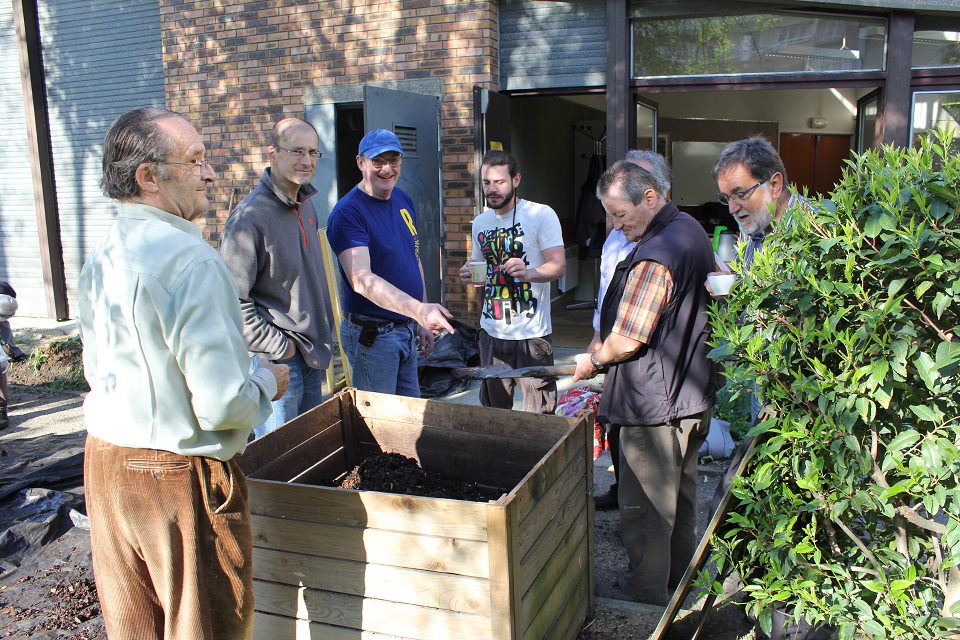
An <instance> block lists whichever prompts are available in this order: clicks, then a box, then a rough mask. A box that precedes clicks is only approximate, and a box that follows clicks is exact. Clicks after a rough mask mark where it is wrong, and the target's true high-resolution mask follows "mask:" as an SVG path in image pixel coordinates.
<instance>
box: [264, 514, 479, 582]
mask: <svg viewBox="0 0 960 640" xmlns="http://www.w3.org/2000/svg"><path fill="white" fill-rule="evenodd" d="M251 524H252V526H253V545H254V546H255V547H258V548H262V549H275V550H278V551H289V552H291V553H303V554H310V555H316V556H323V557H327V558H334V559H340V560H353V561H356V562H370V563H374V564H383V565H392V566H396V567H406V568H408V569H423V570H425V571H437V572H441V573H453V574H458V575H465V576H474V577H477V578H487V577H488V572H489V570H490V565H489V562H490V560H489V557H488V552H487V544H486V543H485V542H477V541H473V540H460V539H457V538H449V537H443V536H430V535H416V534H410V533H400V532H396V531H383V530H381V529H363V528H356V527H350V526H335V525H327V524H319V523H316V522H301V521H299V520H286V519H281V518H267V517H264V516H251ZM254 570H255V571H256V567H254Z"/></svg>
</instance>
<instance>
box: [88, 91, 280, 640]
mask: <svg viewBox="0 0 960 640" xmlns="http://www.w3.org/2000/svg"><path fill="white" fill-rule="evenodd" d="M205 155H206V148H205V146H204V143H203V139H202V138H201V137H200V134H198V133H197V131H196V129H194V128H193V126H191V124H190V123H189V122H187V120H186V119H185V118H184V117H183V116H182V115H180V114H178V113H175V112H173V111H168V110H166V109H156V108H152V107H144V108H140V109H134V110H133V111H130V112H128V113H125V114H123V115H121V116H120V117H119V118H117V119H116V120H115V121H114V122H113V124H112V125H110V129H109V130H108V131H107V135H106V138H105V139H104V144H103V178H102V180H101V183H100V184H101V187H102V188H103V192H104V194H105V195H107V196H108V197H110V198H113V199H114V200H117V201H119V211H118V215H117V220H116V222H114V224H113V226H111V227H110V229H109V230H108V231H107V233H106V235H105V236H104V238H103V240H102V241H101V242H100V244H99V245H97V247H96V248H95V249H94V250H93V252H92V253H91V254H90V256H89V257H88V258H87V260H86V262H85V263H84V265H83V269H82V270H81V272H80V280H79V283H78V287H77V289H78V292H79V304H78V321H79V327H80V336H81V338H82V339H83V369H84V375H85V377H86V379H87V382H88V383H89V384H90V393H88V394H87V397H86V399H85V400H84V403H83V411H84V417H85V422H86V427H87V434H88V435H87V442H86V450H85V452H84V487H85V495H86V503H87V514H88V515H89V517H90V546H91V552H92V555H93V572H94V577H95V578H96V583H97V593H98V595H99V597H100V604H101V607H102V609H103V617H104V622H105V623H106V627H107V635H109V636H110V637H111V638H146V639H149V638H203V639H207V640H214V639H215V638H248V637H250V635H251V634H252V632H253V569H252V565H253V536H252V532H251V528H250V508H249V505H248V503H247V485H246V481H245V480H244V477H243V472H242V471H241V470H240V467H239V465H238V464H237V462H236V460H234V456H235V455H236V454H238V453H241V452H242V451H243V449H244V447H245V446H246V443H247V438H248V436H249V435H250V430H251V429H252V428H253V427H254V425H257V424H260V423H261V422H263V421H264V420H266V418H267V416H269V415H270V411H271V407H270V400H271V398H273V399H276V398H278V397H279V396H281V395H282V394H283V391H284V389H285V388H286V386H287V379H288V377H287V367H285V366H282V365H274V364H271V363H269V362H265V363H263V365H262V366H261V367H257V368H256V369H254V370H253V371H252V372H251V371H250V370H249V368H250V359H249V357H248V356H247V348H246V345H245V344H244V341H243V334H242V331H243V323H242V321H241V319H240V304H239V302H238V301H237V291H236V288H235V287H234V285H233V282H232V280H231V278H230V274H229V273H228V272H227V269H226V267H224V265H223V261H222V260H221V259H220V256H219V255H218V254H217V252H216V250H215V249H213V248H212V247H211V246H210V245H209V244H207V243H206V242H205V241H204V239H203V235H202V233H201V231H200V228H199V227H198V226H197V225H196V224H194V223H193V220H195V219H197V218H198V217H200V216H202V215H203V214H204V213H205V212H206V211H207V209H208V208H209V206H210V202H209V200H208V199H207V193H206V190H207V187H209V186H210V185H212V184H213V182H214V180H215V179H216V173H214V171H213V168H212V167H211V166H210V164H209V163H208V162H207V161H206V159H205Z"/></svg>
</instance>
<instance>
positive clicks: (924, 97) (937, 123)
mask: <svg viewBox="0 0 960 640" xmlns="http://www.w3.org/2000/svg"><path fill="white" fill-rule="evenodd" d="M911 126H912V132H911V136H910V140H911V142H916V139H917V136H919V135H923V134H924V133H927V132H928V131H932V130H934V129H937V128H939V127H946V128H948V129H951V130H952V131H953V133H954V135H955V136H960V89H952V90H948V91H924V92H917V93H914V94H913V118H912V122H911Z"/></svg>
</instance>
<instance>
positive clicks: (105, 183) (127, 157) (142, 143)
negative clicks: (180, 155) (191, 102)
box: [100, 107, 186, 200]
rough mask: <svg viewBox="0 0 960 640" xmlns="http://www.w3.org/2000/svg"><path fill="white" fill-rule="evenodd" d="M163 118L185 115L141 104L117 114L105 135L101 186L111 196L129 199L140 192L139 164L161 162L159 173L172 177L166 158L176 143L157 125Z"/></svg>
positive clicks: (115, 198)
mask: <svg viewBox="0 0 960 640" xmlns="http://www.w3.org/2000/svg"><path fill="white" fill-rule="evenodd" d="M163 118H183V119H184V120H186V118H184V116H183V115H182V114H179V113H177V112H176V111H170V110H169V109H159V108H156V107H139V108H137V109H133V110H132V111H127V112H126V113H124V114H123V115H121V116H119V117H117V119H116V120H114V121H113V124H111V125H110V128H109V129H107V135H106V136H105V137H104V139H103V175H102V177H101V178H100V189H102V190H103V194H104V195H105V196H107V197H108V198H113V199H114V200H125V199H127V198H131V197H133V196H136V195H139V193H140V187H139V186H137V168H138V167H139V166H140V165H142V164H155V165H157V175H158V176H159V178H160V179H161V180H168V179H169V178H170V172H169V170H168V168H167V167H166V166H165V165H163V164H162V163H163V161H164V160H165V159H166V157H167V156H168V155H170V154H171V153H172V152H173V150H174V147H175V146H176V145H175V143H174V141H173V140H171V139H170V138H169V136H167V135H166V134H165V133H163V131H161V130H160V128H159V127H158V126H157V121H158V120H162V119H163Z"/></svg>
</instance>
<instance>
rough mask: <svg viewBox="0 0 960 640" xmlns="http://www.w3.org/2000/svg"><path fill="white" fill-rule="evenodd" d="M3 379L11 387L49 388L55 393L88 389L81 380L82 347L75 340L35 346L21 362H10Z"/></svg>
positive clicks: (76, 339)
mask: <svg viewBox="0 0 960 640" xmlns="http://www.w3.org/2000/svg"><path fill="white" fill-rule="evenodd" d="M7 375H8V380H9V381H10V382H11V383H12V384H22V385H31V386H36V385H40V386H49V387H51V388H53V389H56V390H58V391H63V390H77V391H89V389H90V388H89V387H88V386H87V381H86V380H84V378H83V345H82V344H81V342H80V338H76V337H74V338H68V339H67V340H59V341H56V342H51V343H50V344H48V345H45V346H38V347H37V348H36V349H34V350H33V351H32V352H31V353H30V357H29V358H27V359H26V360H24V361H23V362H11V363H10V369H9V372H8V374H7Z"/></svg>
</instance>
